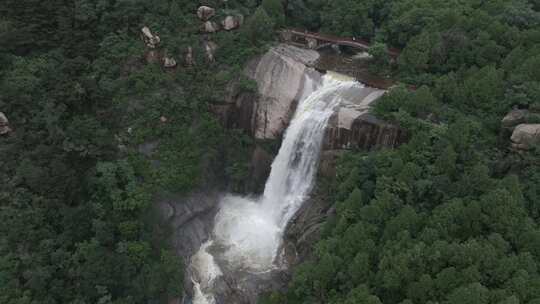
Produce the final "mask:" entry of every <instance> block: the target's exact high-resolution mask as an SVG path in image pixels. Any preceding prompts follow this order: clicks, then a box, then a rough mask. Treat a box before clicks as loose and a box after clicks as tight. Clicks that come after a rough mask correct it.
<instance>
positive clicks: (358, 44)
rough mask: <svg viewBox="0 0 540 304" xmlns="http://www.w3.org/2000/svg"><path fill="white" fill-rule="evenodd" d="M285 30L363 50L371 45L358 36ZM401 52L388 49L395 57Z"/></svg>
mask: <svg viewBox="0 0 540 304" xmlns="http://www.w3.org/2000/svg"><path fill="white" fill-rule="evenodd" d="M285 31H287V32H289V33H291V34H293V35H297V36H301V37H305V38H312V39H317V40H320V41H326V42H330V43H334V44H339V45H346V46H350V47H353V48H359V49H363V50H368V49H369V48H370V46H371V45H370V43H369V42H367V41H365V40H362V39H357V38H354V39H353V38H349V37H337V36H332V35H325V34H320V33H313V32H308V31H303V30H298V29H286V30H285ZM399 53H400V52H399V50H397V49H394V48H389V49H388V54H389V55H390V56H391V57H393V58H396V57H398V56H399Z"/></svg>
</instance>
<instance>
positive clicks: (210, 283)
mask: <svg viewBox="0 0 540 304" xmlns="http://www.w3.org/2000/svg"><path fill="white" fill-rule="evenodd" d="M361 88H362V85H361V84H359V83H357V82H354V81H350V80H340V79H338V78H336V77H335V76H331V75H325V76H324V77H323V80H322V83H321V84H320V85H319V87H318V88H316V89H315V90H314V91H313V92H312V93H310V94H308V96H304V97H303V98H302V99H301V100H300V102H299V104H298V108H297V110H296V113H295V115H294V117H293V119H292V120H291V122H290V125H289V127H288V129H287V131H286V133H285V135H284V138H283V142H282V145H281V148H280V150H279V153H278V155H277V156H276V158H275V160H274V162H273V163H272V169H271V172H270V176H269V177H268V180H267V182H266V186H265V190H264V194H263V195H262V196H261V197H259V198H258V199H252V198H245V197H238V196H232V195H229V196H226V197H225V198H223V200H222V201H221V205H220V210H219V212H218V213H217V215H216V218H215V222H214V229H213V234H212V236H211V238H210V240H209V241H207V242H206V243H204V244H203V245H202V246H201V248H200V250H199V251H198V252H197V253H196V254H195V255H194V256H193V257H192V259H191V265H190V267H191V269H192V272H193V276H192V278H191V279H192V281H193V284H194V291H193V294H194V298H193V303H194V304H214V303H215V302H216V301H215V293H216V290H215V288H214V285H215V282H216V280H217V279H218V278H219V277H220V276H222V275H223V272H227V271H234V272H249V273H251V274H262V273H266V272H269V271H271V270H273V269H275V268H276V267H278V265H279V263H278V261H277V258H276V256H277V255H278V250H279V248H280V245H281V242H282V235H283V232H284V230H285V227H286V225H287V223H288V221H289V220H290V219H291V217H292V216H293V215H294V213H295V212H296V211H297V210H298V208H299V207H300V206H301V204H302V202H303V201H304V200H305V199H306V197H307V195H309V192H310V191H311V188H312V186H313V181H314V178H315V172H316V170H317V165H318V160H319V154H320V150H321V145H322V140H323V137H324V133H325V128H326V125H327V123H328V120H329V118H330V116H331V115H332V114H333V112H334V110H335V108H336V107H337V106H338V105H339V104H340V103H341V102H342V100H343V98H344V97H343V95H342V92H350V91H351V90H350V89H361Z"/></svg>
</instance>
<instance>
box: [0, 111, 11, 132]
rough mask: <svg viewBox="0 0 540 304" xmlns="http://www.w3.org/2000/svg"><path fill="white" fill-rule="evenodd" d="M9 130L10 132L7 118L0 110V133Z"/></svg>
mask: <svg viewBox="0 0 540 304" xmlns="http://www.w3.org/2000/svg"><path fill="white" fill-rule="evenodd" d="M9 132H11V128H10V127H9V120H8V119H7V117H6V115H5V114H4V113H2V112H0V135H5V134H8V133H9Z"/></svg>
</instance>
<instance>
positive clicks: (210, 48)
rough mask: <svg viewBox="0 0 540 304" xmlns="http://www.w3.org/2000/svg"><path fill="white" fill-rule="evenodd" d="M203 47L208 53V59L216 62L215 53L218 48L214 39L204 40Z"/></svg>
mask: <svg viewBox="0 0 540 304" xmlns="http://www.w3.org/2000/svg"><path fill="white" fill-rule="evenodd" d="M203 47H204V52H205V54H206V60H208V62H214V61H215V60H216V58H215V53H216V50H217V48H218V46H217V44H216V43H215V42H213V41H204V43H203Z"/></svg>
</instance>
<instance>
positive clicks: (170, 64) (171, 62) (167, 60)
mask: <svg viewBox="0 0 540 304" xmlns="http://www.w3.org/2000/svg"><path fill="white" fill-rule="evenodd" d="M176 65H177V63H176V60H175V59H174V58H173V57H167V56H165V57H163V67H164V68H174V67H176Z"/></svg>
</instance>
